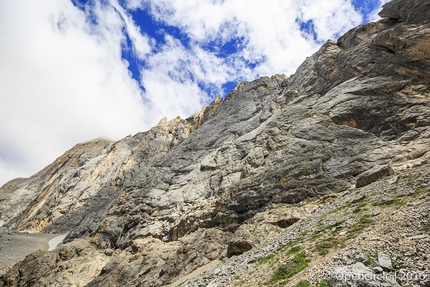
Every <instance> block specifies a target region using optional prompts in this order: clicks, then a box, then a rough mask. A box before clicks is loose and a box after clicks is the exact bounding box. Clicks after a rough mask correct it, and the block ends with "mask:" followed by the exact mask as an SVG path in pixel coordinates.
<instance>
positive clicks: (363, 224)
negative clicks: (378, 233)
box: [346, 214, 375, 239]
mask: <svg viewBox="0 0 430 287" xmlns="http://www.w3.org/2000/svg"><path fill="white" fill-rule="evenodd" d="M371 218H372V215H371V214H365V215H363V216H361V217H360V218H359V219H358V221H357V223H355V224H354V225H352V226H351V227H350V228H349V233H348V235H347V237H346V238H347V239H351V238H355V237H357V235H359V234H360V233H362V232H363V230H364V229H366V228H367V227H369V226H370V225H372V224H374V223H375V221H374V220H373V219H371Z"/></svg>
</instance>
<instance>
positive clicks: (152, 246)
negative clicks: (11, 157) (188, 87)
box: [0, 0, 430, 286]
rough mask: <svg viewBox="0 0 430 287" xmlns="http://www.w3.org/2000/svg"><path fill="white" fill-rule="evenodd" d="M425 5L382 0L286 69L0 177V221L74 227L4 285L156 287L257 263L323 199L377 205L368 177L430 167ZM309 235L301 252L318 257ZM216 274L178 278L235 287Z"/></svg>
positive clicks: (59, 229)
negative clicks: (373, 14) (1, 181)
mask: <svg viewBox="0 0 430 287" xmlns="http://www.w3.org/2000/svg"><path fill="white" fill-rule="evenodd" d="M429 13H430V4H428V3H426V1H419V0H394V1H391V2H389V3H387V4H386V5H384V7H383V10H382V11H381V13H380V15H381V16H383V17H384V19H382V20H380V21H378V22H376V23H369V24H364V25H361V26H359V27H357V28H354V29H351V30H350V31H349V32H347V33H346V34H345V35H343V36H342V37H340V38H339V39H338V41H337V42H334V41H331V40H329V41H327V42H326V43H325V44H324V45H322V47H321V48H320V49H319V51H318V52H316V53H315V54H314V55H312V56H310V57H308V58H307V59H306V60H305V62H304V63H303V64H302V65H301V66H300V67H299V68H298V69H297V71H296V73H295V74H293V75H292V76H291V77H287V76H286V75H274V76H272V77H261V78H259V79H256V80H254V81H251V82H244V83H240V84H238V85H237V86H236V88H235V89H234V90H233V91H232V92H231V93H230V94H229V95H227V97H226V98H225V99H224V100H221V99H219V98H217V99H215V100H214V102H213V103H212V104H211V105H209V106H208V107H206V108H203V109H202V110H201V111H200V112H199V113H197V114H196V115H194V116H191V117H189V118H187V119H180V118H175V119H172V120H170V121H167V119H162V120H161V121H160V122H159V123H158V124H157V125H156V126H155V127H153V128H151V129H150V130H149V131H147V132H143V133H138V134H136V135H133V136H128V137H126V138H124V139H122V140H120V141H117V142H111V141H108V140H105V139H97V140H95V141H92V142H87V143H83V144H78V145H76V146H74V147H73V148H72V149H70V150H69V151H67V152H66V153H65V154H63V155H62V156H60V157H59V158H58V159H57V160H55V161H54V162H53V163H52V164H51V165H49V166H48V167H46V168H45V169H43V170H42V171H40V172H39V173H37V174H35V175H34V176H32V177H30V178H29V179H16V180H13V181H10V182H8V183H6V184H5V185H3V186H2V187H0V227H3V228H7V229H11V230H19V231H39V232H41V231H43V232H48V233H68V235H67V237H66V239H65V241H64V244H62V245H60V246H59V248H57V249H56V250H54V251H51V252H42V251H40V252H38V253H37V254H32V255H29V256H28V257H27V258H26V259H25V260H24V261H22V262H20V263H17V264H16V265H15V266H13V267H11V268H10V269H8V270H7V272H5V273H4V274H3V275H1V276H0V286H58V285H62V286H64V285H70V286H73V285H74V284H75V285H76V284H79V285H85V286H106V285H109V286H162V285H164V284H168V283H169V282H170V283H171V282H174V281H176V282H178V280H179V279H180V278H182V277H183V276H185V275H187V274H190V273H191V272H192V271H194V270H196V269H198V268H201V267H202V266H206V265H207V264H210V263H211V262H218V261H217V260H222V261H223V264H224V262H226V263H225V264H227V265H228V264H229V262H237V261H238V260H239V261H240V260H241V258H246V256H248V255H247V254H259V255H258V256H260V257H261V258H263V257H264V256H267V254H260V253H258V252H259V250H260V249H259V248H263V249H265V250H266V249H267V251H269V250H273V244H272V245H270V243H269V245H267V246H265V245H264V244H266V243H265V242H270V240H272V239H273V238H274V239H273V240H275V241H276V238H283V239H282V244H280V243H279V242H278V243H279V244H280V245H279V246H278V247H279V248H281V249H282V248H283V247H282V246H286V245H288V244H289V243H288V240H290V242H292V241H294V240H296V239H297V238H298V235H297V233H296V234H295V235H294V236H293V235H291V236H292V237H291V238H288V236H287V234H289V230H296V229H297V228H299V227H300V226H303V222H305V221H306V220H308V219H309V221H312V220H316V219H315V216H316V215H315V214H319V213H318V212H319V211H318V210H319V206H322V208H324V204H326V203H328V204H329V205H330V206H332V207H333V206H334V207H336V206H338V207H339V208H340V207H341V206H344V205H345V204H346V203H345V202H344V201H342V200H344V199H342V196H341V195H345V197H346V198H349V199H350V200H351V201H354V200H356V198H354V196H353V195H354V194H356V193H357V194H360V193H366V192H367V193H366V194H367V195H366V196H369V197H370V198H373V197H372V196H374V197H375V200H376V195H374V193H371V191H369V186H372V184H374V185H376V186H381V190H385V191H384V192H388V189H389V188H390V185H388V186H387V184H386V182H385V178H386V177H389V178H392V177H393V176H395V175H394V174H397V176H402V174H403V173H408V172H410V170H415V169H417V168H418V169H419V168H420V166H428V160H429V157H430V148H429V146H430V121H429V120H428V117H427V115H428V114H429V110H430V88H429V86H430V85H429V83H430V72H429V71H430V69H429V68H430V58H429V56H428V55H430V45H429V44H428V43H429V40H430V28H429V25H430V21H429V20H428V19H429V18H426V17H427V15H429ZM413 15H415V16H413ZM420 174H425V172H424V171H421V172H420ZM414 182H416V180H415V181H414ZM419 184H424V186H423V188H425V184H426V183H425V182H424V181H423V182H421V181H420V182H419ZM410 188H411V187H410V186H405V190H406V189H407V190H408V191H410ZM405 192H406V191H405ZM401 194H403V193H401ZM405 194H406V193H405ZM399 196H400V195H399ZM338 198H340V199H338ZM408 198H409V197H408ZM392 200H394V199H392ZM411 200H415V199H414V198H412V199H411ZM423 200H424V201H425V198H424V199H423ZM360 201H361V200H358V201H357V202H358V203H359V202H360ZM331 204H332V205H331ZM420 204H421V205H422V204H424V203H420ZM421 205H419V206H421ZM369 206H370V205H369V204H368V207H367V208H368V209H369V208H370V207H369ZM420 208H421V207H420ZM360 212H362V211H361V209H360V211H357V213H360ZM423 212H424V211H423ZM352 213H353V212H352ZM319 216H323V215H319ZM343 216H345V217H348V216H349V214H344V215H343ZM363 216H364V215H363ZM366 216H367V215H366ZM372 216H373V215H372ZM364 218H367V217H364ZM339 220H340V219H339ZM351 220H352V222H353V223H351V224H352V225H351V226H355V225H354V224H357V223H354V222H355V221H354V220H356V221H357V220H358V222H360V218H358V219H357V218H351ZM372 220H376V219H372ZM423 220H424V219H423ZM363 221H365V219H363ZM366 222H369V218H367V221H366ZM344 224H346V223H344V221H342V223H339V226H343V225H344ZM351 226H347V225H345V226H344V228H345V230H344V231H345V232H349V233H350V234H353V232H358V231H354V230H353V229H352V227H351ZM334 227H336V226H334ZM365 227H367V228H371V226H370V224H365V226H364V227H363V229H360V231H361V232H363V231H364V230H365V229H364V228H365ZM285 228H286V229H285ZM300 228H301V227H300ZM360 228H361V227H360ZM420 228H421V227H420ZM420 230H421V229H420ZM300 232H305V231H303V230H302V231H300ZM312 232H315V230H314V231H312ZM420 232H421V231H420ZM290 233H291V232H290ZM336 236H338V237H339V238H343V237H342V235H339V234H336ZM417 236H422V234H419V235H417ZM426 236H427V237H426ZM270 238H272V239H270ZM333 238H335V237H333ZM336 238H337V237H336ZM354 238H355V237H354ZM354 238H348V240H351V241H352V240H354ZM427 239H428V235H425V234H424V237H423V239H422V240H421V241H423V240H427ZM266 240H269V241H266ZM345 242H346V243H348V242H350V241H345ZM345 242H344V243H345ZM278 243H277V244H278ZM346 243H345V244H346ZM306 244H307V242H305V243H303V246H297V248H298V249H297V250H299V247H300V248H301V249H303V250H304V251H303V252H305V251H306V252H305V253H303V254H313V251H312V249H311V247H310V246H311V245H306ZM339 244H340V242H339ZM261 246H263V247H261ZM270 246H272V247H270ZM278 247H276V248H278ZM306 248H308V249H306ZM312 248H313V247H312ZM255 252H257V253H255ZM360 252H361V251H360ZM314 253H315V252H314ZM300 254H302V253H300ZM249 256H251V255H249ZM252 256H254V255H252ZM274 256H275V255H274ZM297 256H298V255H297ZM315 256H317V257H318V256H320V255H315ZM321 256H322V255H321ZM229 258H231V259H229ZM285 258H288V256H287V257H285ZM285 258H284V259H285ZM318 258H319V257H318ZM229 260H231V261H229ZM252 260H257V261H258V260H259V259H256V258H254V259H252ZM252 260H250V261H249V262H250V263H247V266H250V265H249V264H254V263H255V262H256V261H253V262H251V261H252ZM285 260H286V259H285ZM420 260H421V259H420ZM423 260H424V261H425V259H423ZM247 262H248V261H247ZM314 262H317V260H314ZM345 262H346V261H345ZM41 263H44V264H41ZM350 265H351V264H350ZM220 266H221V265H220ZM280 266H282V264H281V265H280ZM375 267H378V266H375ZM216 268H217V267H215V268H214V269H215V270H216ZM218 268H221V267H218ZM229 268H230V269H228V270H230V271H231V270H232V269H231V267H229ZM243 268H245V267H243ZM252 268H257V267H252ZM345 268H346V267H345ZM86 269H88V272H86V271H85V270H86ZM225 270H227V269H222V270H221V271H223V272H221V271H220V272H221V273H219V272H213V273H212V274H215V275H211V276H213V278H210V279H213V280H212V281H211V280H209V279H207V280H206V281H205V280H204V278H203V279H202V278H200V279H196V281H192V280H191V281H189V282H190V283H186V284H191V285H186V286H224V285H223V284H226V286H227V285H228V284H234V282H233V281H234V280H231V278H232V277H233V276H234V274H235V273H232V272H230V271H228V272H230V273H228V272H227V273H228V276H230V277H229V278H230V279H228V280H227V281H225V280H224V279H222V278H224V277H223V276H227V275H226V274H227V273H225V272H224V271H225ZM408 270H409V269H408ZM239 271H240V270H239ZM239 271H237V272H239ZM242 271H243V270H242ZM240 272H241V271H240ZM267 272H269V273H270V272H272V273H275V274H276V272H277V271H276V270H269V269H268V271H267ZM304 272H306V271H304ZM366 272H367V271H366ZM217 273H219V274H220V276H218V277H219V278H217V276H216V274H217ZM263 277H264V276H263ZM280 278H281V279H280V280H281V281H279V280H278V281H276V280H275V281H276V282H274V281H273V280H272V281H270V282H268V281H263V282H257V283H255V284H256V285H255V286H257V284H263V285H264V284H269V283H270V284H281V283H282V282H284V281H282V280H287V279H288V278H283V277H280ZM282 278H283V279H282ZM221 279H222V280H224V281H222V280H221ZM199 280H200V281H199ZM202 280H203V281H202ZM217 280H218V281H217ZM262 280H263V279H262ZM264 280H265V279H264ZM315 280H316V279H315ZM330 280H332V281H330V282H331V283H330V284H331V285H330V286H346V285H342V284H344V282H337V281H336V280H335V279H330ZM316 281H318V280H316ZM319 281H320V282H321V280H319ZM192 282H194V283H192ZM232 282H233V283H232ZM287 282H288V281H287ZM320 282H316V283H320ZM423 282H424V280H423ZM170 283H169V284H170ZM368 283H369V282H367V283H366V282H365V283H363V284H364V285H359V286H368V285H366V284H368ZM380 283H381V282H380ZM382 283H384V282H382ZM382 283H381V284H382ZM175 284H176V283H175ZM178 284H179V283H178ZM210 284H212V285H210ZM243 284H245V282H244V283H243ZM336 284H337V285H336ZM369 284H370V283H369ZM420 284H421V283H420ZM423 284H427V283H423ZM249 286H251V285H249ZM402 286H403V285H402ZM404 286H408V285H404ZM425 286H427V285H425Z"/></svg>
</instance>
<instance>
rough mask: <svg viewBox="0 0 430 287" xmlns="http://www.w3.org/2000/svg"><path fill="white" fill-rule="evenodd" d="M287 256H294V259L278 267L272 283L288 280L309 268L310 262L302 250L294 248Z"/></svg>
mask: <svg viewBox="0 0 430 287" xmlns="http://www.w3.org/2000/svg"><path fill="white" fill-rule="evenodd" d="M287 254H291V255H292V254H294V257H293V258H292V259H290V260H288V261H287V262H286V263H284V264H282V265H280V266H279V267H278V269H277V270H276V272H275V274H273V276H272V279H271V281H272V282H274V281H278V280H285V279H288V278H290V277H292V276H294V275H296V274H297V273H299V272H300V271H302V270H303V269H305V268H306V267H308V263H309V262H310V260H309V259H307V258H306V253H305V251H304V250H303V249H302V248H295V247H294V248H292V249H291V250H289V251H288V252H287Z"/></svg>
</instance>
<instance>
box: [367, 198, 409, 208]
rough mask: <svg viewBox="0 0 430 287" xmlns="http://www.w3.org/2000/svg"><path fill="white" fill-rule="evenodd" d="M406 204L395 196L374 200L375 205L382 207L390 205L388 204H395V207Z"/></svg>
mask: <svg viewBox="0 0 430 287" xmlns="http://www.w3.org/2000/svg"><path fill="white" fill-rule="evenodd" d="M404 204H405V202H404V201H401V200H400V199H398V198H393V199H390V200H387V201H384V202H381V203H379V202H374V203H373V204H372V205H373V206H381V207H388V206H394V207H401V206H403V205H404Z"/></svg>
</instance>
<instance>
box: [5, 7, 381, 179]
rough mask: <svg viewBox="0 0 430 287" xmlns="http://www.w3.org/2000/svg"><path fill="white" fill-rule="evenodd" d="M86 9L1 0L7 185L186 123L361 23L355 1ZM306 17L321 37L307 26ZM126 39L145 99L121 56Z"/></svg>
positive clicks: (289, 70) (287, 68)
mask: <svg viewBox="0 0 430 287" xmlns="http://www.w3.org/2000/svg"><path fill="white" fill-rule="evenodd" d="M380 1H381V4H382V2H386V0H380ZM90 3H93V4H92V6H89V4H86V5H87V6H85V5H84V6H82V5H81V7H80V8H81V9H79V8H78V7H75V6H74V5H73V4H72V2H71V1H70V0H31V1H26V0H3V1H0V35H2V37H1V41H2V44H1V45H0V184H2V183H4V182H5V181H6V180H9V179H11V178H12V177H15V176H18V175H20V176H28V175H31V174H32V173H34V172H36V171H38V170H40V169H41V168H43V167H44V166H46V165H47V164H49V163H50V162H51V161H52V160H53V159H55V158H56V157H57V156H59V155H61V153H63V152H64V151H65V150H66V149H68V148H70V147H71V146H73V145H74V144H76V143H78V142H82V141H87V140H91V139H93V138H96V137H99V136H104V137H108V138H112V139H119V138H121V137H124V136H125V135H127V134H130V133H136V132H138V131H144V130H146V129H148V128H149V127H150V126H152V125H153V124H155V123H156V122H158V120H159V119H160V118H161V117H162V116H164V115H166V116H167V117H168V118H172V117H175V116H177V115H180V116H182V117H187V116H190V115H191V114H192V113H194V112H196V111H198V110H199V109H200V108H201V105H202V104H207V103H208V102H209V101H210V99H211V98H213V97H214V96H215V95H217V94H218V95H222V94H224V93H225V91H223V90H222V85H223V84H224V83H226V82H232V81H233V82H234V81H239V80H244V79H245V80H252V79H253V78H255V77H257V76H259V75H271V74H275V73H287V74H291V73H293V72H294V70H295V69H296V67H297V66H298V65H299V64H300V63H301V62H303V60H304V59H305V57H307V56H309V55H311V54H312V53H313V52H314V51H315V50H316V49H317V48H318V46H319V45H320V43H321V42H322V41H325V40H326V39H327V38H332V39H334V38H335V37H336V36H337V35H338V34H339V33H343V32H345V31H346V30H347V29H349V28H351V27H353V26H355V25H357V24H359V22H360V21H361V16H360V15H359V14H358V13H357V12H355V11H354V9H353V7H352V5H351V1H350V0H320V1H313V0H298V1H292V0H288V1H287V0H268V1H249V0H235V1H222V0H212V1H211V0H187V1H176V0H127V1H125V3H126V4H125V5H126V7H124V6H121V5H120V4H119V3H123V2H118V1H117V0H109V1H97V0H96V1H90ZM102 3H103V4H102ZM136 9H149V10H148V11H149V13H152V15H153V16H154V18H155V19H157V20H158V21H160V22H162V23H164V24H166V25H169V26H174V27H178V28H179V29H180V30H181V32H182V33H183V34H186V35H187V36H188V37H189V42H187V43H185V44H184V43H182V42H181V41H179V40H178V39H175V38H174V35H168V34H165V35H164V39H165V41H164V42H163V44H160V43H156V42H155V41H156V39H152V38H150V37H149V36H148V35H145V34H144V33H143V32H142V29H141V27H139V26H138V25H137V19H133V17H132V14H131V13H130V10H136ZM307 21H312V23H313V24H314V28H315V32H316V33H317V39H316V40H315V39H313V37H312V35H307V34H305V33H303V31H301V30H300V22H307ZM127 37H128V39H130V40H131V45H132V46H131V47H129V49H130V50H131V51H132V52H133V53H134V55H135V57H136V58H137V60H140V61H141V64H142V71H141V82H140V83H139V84H141V85H142V86H143V87H144V91H142V90H141V89H140V87H139V85H138V83H136V82H135V81H134V80H133V78H132V75H131V73H130V72H129V71H128V70H127V66H128V62H127V61H126V60H124V59H122V50H121V48H122V47H123V46H124V45H126V43H127V42H126V39H127ZM230 41H236V43H237V45H239V49H238V51H237V53H235V54H231V55H227V56H221V55H219V54H217V49H218V48H216V47H213V49H212V50H207V49H206V48H207V47H208V46H214V45H223V44H225V43H228V42H230ZM250 63H252V64H253V65H254V66H255V67H254V68H250V66H249V64H250Z"/></svg>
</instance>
